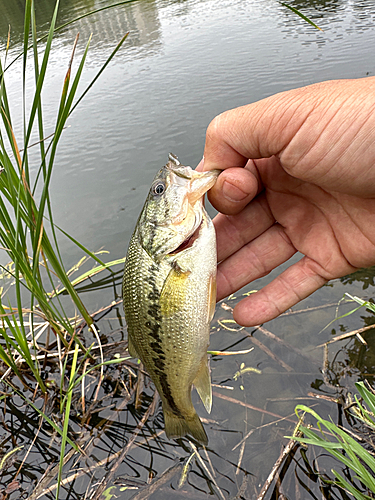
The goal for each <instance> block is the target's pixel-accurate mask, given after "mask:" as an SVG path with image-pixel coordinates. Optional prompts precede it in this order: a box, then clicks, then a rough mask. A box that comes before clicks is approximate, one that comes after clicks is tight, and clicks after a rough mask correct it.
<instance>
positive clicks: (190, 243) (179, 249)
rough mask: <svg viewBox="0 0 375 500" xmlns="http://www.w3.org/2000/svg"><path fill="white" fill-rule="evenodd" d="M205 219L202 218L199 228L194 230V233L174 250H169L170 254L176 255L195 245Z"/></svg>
mask: <svg viewBox="0 0 375 500" xmlns="http://www.w3.org/2000/svg"><path fill="white" fill-rule="evenodd" d="M202 223H203V221H202V220H201V221H200V223H199V224H198V226H197V228H196V229H195V230H194V231H193V233H192V234H191V235H190V236H188V237H187V238H186V239H185V240H184V241H183V242H182V243H181V245H179V246H178V247H177V248H176V249H175V250H173V251H172V252H169V255H176V254H178V253H180V252H182V251H183V250H186V249H187V248H191V247H192V246H193V243H194V242H195V241H196V239H197V238H198V236H199V231H200V229H201V226H202Z"/></svg>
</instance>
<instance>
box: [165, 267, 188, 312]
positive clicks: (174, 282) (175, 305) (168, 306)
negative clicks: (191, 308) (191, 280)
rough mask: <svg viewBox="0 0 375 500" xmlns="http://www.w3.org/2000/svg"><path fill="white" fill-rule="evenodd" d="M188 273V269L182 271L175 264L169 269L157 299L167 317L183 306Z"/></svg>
mask: <svg viewBox="0 0 375 500" xmlns="http://www.w3.org/2000/svg"><path fill="white" fill-rule="evenodd" d="M189 274H190V271H186V272H184V271H183V270H182V269H180V268H179V267H178V266H177V265H175V266H174V267H172V269H171V270H170V271H169V274H168V276H167V279H166V280H165V282H164V285H163V288H162V290H161V293H160V299H159V305H160V310H161V313H162V315H163V316H165V317H167V318H169V317H171V316H173V314H175V313H177V312H178V311H180V310H181V309H182V308H183V307H184V304H185V300H186V295H187V286H188V279H187V278H188V277H189Z"/></svg>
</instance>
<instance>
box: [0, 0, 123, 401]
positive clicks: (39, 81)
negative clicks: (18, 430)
mask: <svg viewBox="0 0 375 500" xmlns="http://www.w3.org/2000/svg"><path fill="white" fill-rule="evenodd" d="M58 7H59V1H58V0H57V1H56V4H55V9H54V13H53V16H52V20H51V24H50V28H49V31H48V34H47V36H46V37H44V40H43V49H42V50H41V49H40V45H41V43H40V40H38V38H37V32H36V20H35V5H34V0H26V3H25V22H24V34H23V52H22V56H21V57H22V84H23V90H22V103H23V114H22V116H23V123H22V129H21V130H22V131H21V133H20V134H19V133H18V135H17V133H16V130H15V127H14V124H13V122H12V113H11V109H10V103H9V100H8V94H7V86H6V77H7V70H8V68H9V67H10V66H11V65H12V64H13V62H14V61H11V62H8V49H9V43H10V40H9V35H8V43H7V47H6V50H5V57H4V60H3V62H1V61H0V114H1V117H0V167H1V173H0V246H1V247H2V249H3V250H4V251H5V252H6V254H7V256H8V260H10V261H11V262H12V263H13V265H12V267H9V266H1V267H2V269H3V271H4V275H7V276H10V277H11V278H12V280H13V284H14V296H13V297H12V298H10V294H9V292H5V293H2V294H1V297H0V317H1V325H0V335H1V337H2V338H3V341H4V342H2V343H1V344H0V358H1V360H2V361H3V362H4V363H5V364H6V365H7V366H8V367H9V368H10V369H11V370H12V371H13V372H14V373H15V374H16V375H17V376H18V377H19V378H20V380H21V381H22V382H23V383H24V384H26V382H25V380H24V378H23V375H22V373H21V371H20V369H19V365H20V363H26V364H27V365H28V367H29V368H30V370H31V372H32V374H33V376H34V378H35V380H36V381H37V383H38V385H39V387H40V389H41V391H42V392H44V393H45V392H46V387H45V384H44V382H43V380H42V378H41V376H40V367H39V362H38V357H37V351H38V348H37V341H36V334H37V332H38V329H40V328H41V326H40V325H41V322H40V321H42V323H44V324H47V325H48V329H49V330H50V331H52V332H53V334H54V335H55V336H56V337H58V338H59V342H60V343H61V344H62V345H63V346H64V347H65V348H68V346H69V344H70V345H72V342H71V339H73V341H74V343H77V344H78V346H79V347H80V349H82V350H83V351H85V349H84V347H83V345H82V344H81V341H80V340H79V338H78V337H77V336H76V334H75V329H74V325H75V322H74V320H72V319H71V318H69V316H68V314H67V312H66V311H65V310H64V306H63V304H62V301H61V300H60V296H59V295H60V293H61V290H62V289H63V290H64V291H65V293H68V295H69V297H70V299H71V301H72V303H73V305H74V308H75V309H76V310H77V311H78V312H79V314H80V315H81V317H82V318H83V319H84V321H85V322H86V323H87V325H88V326H89V327H92V324H93V320H92V318H91V316H90V314H89V312H88V311H87V309H86V307H85V305H84V304H83V302H82V300H81V298H80V297H79V295H78V293H77V292H76V290H75V288H74V285H73V284H72V282H71V281H70V278H69V275H68V272H67V271H66V270H65V268H64V264H63V261H62V257H61V254H60V251H59V244H58V238H57V232H58V231H59V228H57V226H55V224H54V219H53V213H52V203H51V199H50V192H49V188H50V182H51V176H52V172H53V167H54V163H55V158H56V152H57V148H58V144H59V141H60V139H61V136H62V133H63V130H64V127H65V125H66V121H67V119H68V117H69V116H70V114H71V113H72V111H73V109H74V108H75V107H76V106H77V104H78V103H79V102H80V100H81V99H82V97H83V96H84V95H85V94H86V93H87V91H88V90H89V89H90V88H91V86H92V85H93V84H94V82H95V81H96V80H97V78H98V77H99V76H100V74H101V73H102V71H103V70H104V69H105V67H106V66H107V64H108V63H109V62H110V61H111V59H112V58H113V56H114V55H115V54H116V52H117V51H118V50H119V48H120V47H121V45H122V44H123V42H124V40H125V38H126V35H125V36H124V37H123V38H122V40H121V41H120V42H119V44H118V45H117V47H116V48H115V49H114V50H113V52H112V54H111V55H110V56H109V57H108V59H107V61H106V62H105V63H104V65H103V66H102V68H101V69H100V70H99V72H98V74H97V75H96V76H95V78H94V79H93V81H92V82H91V83H90V84H89V85H88V87H87V88H86V90H85V91H84V92H83V93H82V95H81V96H77V88H78V84H79V82H80V79H81V76H82V71H83V68H84V64H85V60H86V56H87V52H88V50H89V44H90V40H89V41H88V42H87V43H86V47H85V50H84V52H83V55H82V57H80V60H79V61H78V68H77V70H76V72H75V74H74V75H73V74H72V62H73V59H74V57H75V48H76V45H77V42H78V36H77V38H76V41H75V43H74V46H73V48H72V56H71V59H70V62H69V64H68V65H67V71H66V75H65V78H64V80H63V81H62V82H61V88H62V90H61V94H60V95H59V96H57V99H56V120H55V123H54V125H53V134H52V135H51V136H50V137H49V138H48V139H45V130H46V128H47V127H46V126H45V123H44V117H43V103H42V91H43V87H44V85H45V82H46V72H47V68H48V64H49V59H50V54H51V50H52V45H53V38H54V33H55V31H56V18H57V13H58ZM17 59H18V58H17ZM39 61H40V62H39ZM29 71H32V72H33V74H34V92H33V95H32V97H31V99H30V100H28V99H27V93H26V90H29V89H26V86H27V83H26V75H28V72H29ZM19 128H21V127H18V128H17V130H18V129H19ZM48 128H49V129H50V128H51V127H50V124H48ZM35 135H37V136H38V139H39V140H38V142H37V145H36V146H34V149H35V148H38V152H37V154H36V152H35V151H33V155H32V159H31V158H30V156H31V155H30V148H31V138H32V137H33V138H34V137H35ZM36 156H38V159H37V160H36V159H35V158H36ZM35 162H37V163H36V164H35ZM35 166H36V167H37V168H36V169H35ZM35 170H36V174H35V175H32V172H35ZM36 193H38V195H37V194H36ZM64 234H65V235H66V233H64ZM66 236H68V235H66ZM69 238H70V240H71V241H73V242H74V243H75V244H76V245H77V246H78V247H79V248H80V250H82V251H83V252H85V253H86V254H87V255H88V256H90V257H91V258H93V259H94V260H95V261H96V262H97V263H98V267H97V268H96V272H99V271H100V270H102V269H110V266H109V265H108V264H105V263H104V262H102V260H101V259H99V258H98V256H97V255H95V254H93V253H92V252H90V251H89V250H88V249H86V248H85V247H84V246H83V245H81V244H79V243H78V242H77V241H76V240H74V239H73V238H72V237H69Z"/></svg>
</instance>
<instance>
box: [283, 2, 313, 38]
mask: <svg viewBox="0 0 375 500" xmlns="http://www.w3.org/2000/svg"><path fill="white" fill-rule="evenodd" d="M279 3H280V4H281V5H283V6H284V7H286V8H287V9H289V10H291V11H292V12H294V14H297V16H299V17H300V18H301V19H303V20H304V21H306V22H307V23H309V24H311V26H314V28H316V29H317V30H319V31H323V30H322V29H321V28H319V26H318V25H317V24H315V23H314V22H313V21H311V19H309V18H308V17H306V16H304V15H303V14H302V12H300V11H299V10H297V9H295V8H294V7H292V6H291V5H288V4H287V3H284V2H279Z"/></svg>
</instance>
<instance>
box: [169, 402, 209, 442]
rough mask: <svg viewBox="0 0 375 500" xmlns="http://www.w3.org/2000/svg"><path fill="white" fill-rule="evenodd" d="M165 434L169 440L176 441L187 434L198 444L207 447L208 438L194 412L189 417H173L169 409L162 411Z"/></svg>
mask: <svg viewBox="0 0 375 500" xmlns="http://www.w3.org/2000/svg"><path fill="white" fill-rule="evenodd" d="M163 413H164V425H165V433H166V435H167V437H168V438H169V439H178V438H180V437H183V436H186V434H189V435H190V436H192V437H193V438H194V439H196V440H197V441H198V442H199V443H200V444H203V445H205V446H207V444H208V438H207V434H206V431H205V430H204V427H203V424H202V422H201V420H200V418H199V417H198V414H197V413H196V412H195V410H194V414H193V415H191V416H189V417H184V416H182V415H175V414H174V413H173V412H172V411H170V410H169V409H164V410H163Z"/></svg>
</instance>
